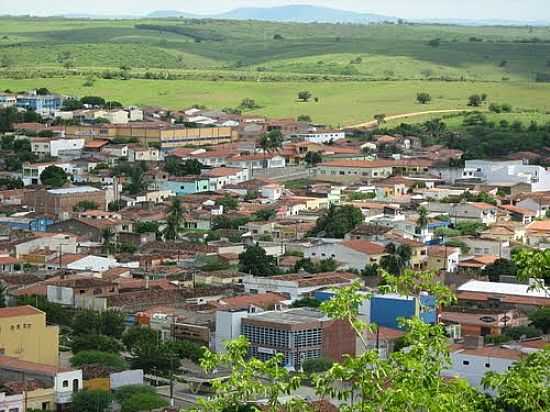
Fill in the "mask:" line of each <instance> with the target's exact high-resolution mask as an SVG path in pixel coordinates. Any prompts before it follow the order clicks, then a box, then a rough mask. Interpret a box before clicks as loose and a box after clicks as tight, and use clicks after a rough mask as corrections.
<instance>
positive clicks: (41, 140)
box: [31, 137, 85, 158]
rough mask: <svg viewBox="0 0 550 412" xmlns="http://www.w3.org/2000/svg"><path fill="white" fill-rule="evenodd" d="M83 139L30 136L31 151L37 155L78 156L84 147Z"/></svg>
mask: <svg viewBox="0 0 550 412" xmlns="http://www.w3.org/2000/svg"><path fill="white" fill-rule="evenodd" d="M84 144H85V141H84V139H56V138H51V139H50V138H46V137H32V138H31V151H32V153H34V154H36V155H37V156H38V157H42V158H44V157H64V158H68V157H72V158H76V157H79V156H80V154H81V152H82V150H83V149H84Z"/></svg>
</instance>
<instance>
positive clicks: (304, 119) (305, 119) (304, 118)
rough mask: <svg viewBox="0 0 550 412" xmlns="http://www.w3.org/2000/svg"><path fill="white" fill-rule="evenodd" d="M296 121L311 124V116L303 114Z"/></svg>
mask: <svg viewBox="0 0 550 412" xmlns="http://www.w3.org/2000/svg"><path fill="white" fill-rule="evenodd" d="M296 120H297V121H298V122H307V123H311V116H310V115H308V114H301V115H299V116H298V117H297V118H296Z"/></svg>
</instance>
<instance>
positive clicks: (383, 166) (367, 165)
mask: <svg viewBox="0 0 550 412" xmlns="http://www.w3.org/2000/svg"><path fill="white" fill-rule="evenodd" d="M432 163H433V162H432V161H431V160H427V159H401V160H385V159H380V160H334V161H328V162H324V163H321V164H319V165H318V166H317V167H316V168H315V169H314V170H315V175H316V176H320V177H323V176H340V177H341V176H347V177H348V178H349V177H353V176H357V177H371V178H386V177H389V176H391V175H398V176H414V175H418V174H426V173H428V170H429V168H430V166H431V165H432Z"/></svg>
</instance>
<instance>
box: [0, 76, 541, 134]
mask: <svg viewBox="0 0 550 412" xmlns="http://www.w3.org/2000/svg"><path fill="white" fill-rule="evenodd" d="M84 82H85V79H84V78H80V77H79V78H77V77H73V78H48V79H25V80H10V79H0V90H5V89H10V90H12V91H24V90H30V89H34V88H38V87H47V88H48V89H50V90H54V91H57V92H59V93H63V94H67V95H77V96H84V95H100V96H103V97H104V98H106V99H109V100H117V101H121V102H123V103H124V104H136V105H148V106H151V105H153V106H156V105H158V106H162V107H166V108H168V109H172V110H175V109H182V108H186V107H189V106H191V105H193V104H203V105H206V106H207V107H210V108H218V109H219V108H224V107H237V106H238V105H239V104H240V102H241V100H242V99H243V98H245V97H250V98H253V99H255V100H256V102H257V103H258V104H259V105H260V109H258V110H255V111H253V112H251V113H254V114H262V115H267V116H271V117H275V118H284V117H297V116H298V115H301V114H307V115H310V116H311V117H312V119H313V120H314V121H316V122H324V123H327V124H330V125H332V126H344V125H350V124H354V123H358V122H364V121H370V120H372V119H373V116H374V115H375V114H377V113H386V114H387V115H391V114H400V113H409V112H418V111H425V110H437V109H463V108H464V109H465V108H467V105H466V103H467V98H468V96H470V95H471V94H473V93H487V94H488V96H489V99H490V100H491V101H495V102H509V103H511V104H512V105H513V106H514V107H515V108H518V109H519V108H521V111H524V110H539V111H541V112H550V98H548V96H549V95H550V84H543V83H533V84H526V83H521V82H509V83H501V84H499V83H476V82H464V83H461V82H435V81H432V82H423V81H401V82H361V83H356V82H340V83H333V82H318V83H310V82H276V83H269V82H265V83H264V82H238V81H219V82H211V81H189V80H182V81H172V80H156V81H155V80H126V81H123V80H104V79H100V80H96V81H95V82H94V84H93V86H92V87H85V86H84ZM302 90H310V91H311V92H312V94H313V95H314V96H317V97H318V98H319V102H318V103H315V102H314V101H310V102H308V103H303V102H298V101H296V97H297V93H298V92H299V91H302ZM419 91H426V92H428V93H430V94H431V95H432V97H433V102H432V103H431V104H429V105H420V104H418V103H416V93H418V92H419ZM403 121H404V120H403Z"/></svg>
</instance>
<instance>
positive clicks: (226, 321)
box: [214, 310, 248, 353]
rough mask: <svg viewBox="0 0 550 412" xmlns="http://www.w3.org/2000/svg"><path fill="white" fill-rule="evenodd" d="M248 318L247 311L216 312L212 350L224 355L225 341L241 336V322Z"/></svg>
mask: <svg viewBox="0 0 550 412" xmlns="http://www.w3.org/2000/svg"><path fill="white" fill-rule="evenodd" d="M247 316H248V311H247V310H241V311H237V312H230V311H223V310H218V311H216V332H215V337H214V350H215V351H216V352H218V353H225V341H228V340H232V339H235V338H238V337H239V336H240V335H241V320H242V319H243V318H246V317H247Z"/></svg>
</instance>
